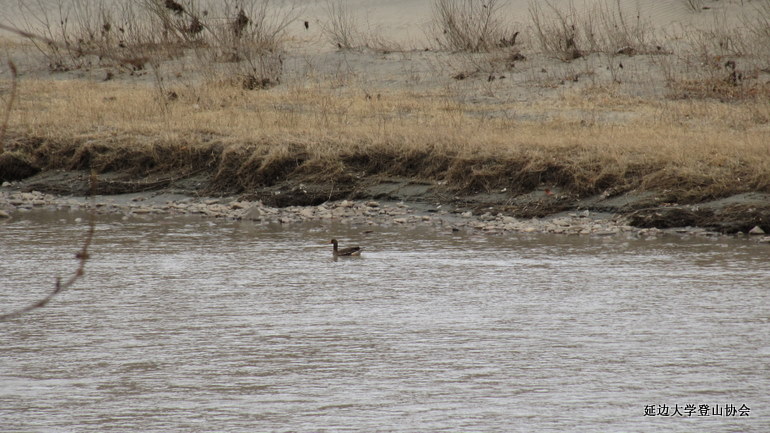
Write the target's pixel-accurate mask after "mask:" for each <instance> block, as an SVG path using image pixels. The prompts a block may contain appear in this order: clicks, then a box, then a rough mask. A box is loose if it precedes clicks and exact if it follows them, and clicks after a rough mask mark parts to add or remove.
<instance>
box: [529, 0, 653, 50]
mask: <svg viewBox="0 0 770 433" xmlns="http://www.w3.org/2000/svg"><path fill="white" fill-rule="evenodd" d="M543 4H545V6H543ZM529 14H530V18H531V20H532V23H533V26H534V30H535V34H536V36H537V40H538V41H539V43H540V48H541V50H542V51H543V52H545V53H549V54H551V55H554V56H556V57H559V58H561V59H563V60H573V59H577V58H579V57H582V56H583V55H585V54H588V53H592V52H599V53H606V54H611V55H612V54H626V55H633V54H649V53H659V52H660V51H661V48H660V47H659V45H658V44H657V43H656V42H655V41H654V40H653V31H652V25H651V24H650V23H649V22H647V21H645V20H644V19H643V18H642V16H641V13H640V12H639V11H638V10H637V13H636V14H635V15H633V16H628V15H627V14H625V13H624V12H623V9H622V7H621V2H620V0H602V1H596V2H594V3H592V4H591V7H589V8H587V9H585V10H584V11H582V12H579V11H578V10H577V8H576V7H575V4H574V2H572V1H570V2H569V3H568V4H567V5H566V6H565V7H561V8H560V7H557V6H556V5H555V4H554V3H552V2H551V1H548V0H546V1H545V2H535V1H533V2H530V7H529Z"/></svg>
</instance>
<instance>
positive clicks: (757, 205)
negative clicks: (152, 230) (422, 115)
mask: <svg viewBox="0 0 770 433" xmlns="http://www.w3.org/2000/svg"><path fill="white" fill-rule="evenodd" d="M89 176H90V175H89V173H88V172H86V171H83V170H50V171H45V172H42V173H39V174H36V175H33V176H30V177H27V178H25V179H23V180H20V181H17V182H14V183H13V184H11V185H10V186H11V187H12V188H14V189H19V190H21V191H40V192H44V193H49V194H58V195H74V196H83V195H87V194H97V195H116V194H129V193H142V192H154V193H157V192H162V193H169V194H182V195H187V196H197V197H201V196H211V197H216V196H224V195H233V193H234V192H236V195H238V196H239V197H241V198H242V199H243V200H251V201H254V200H260V201H262V202H263V203H264V204H265V205H267V206H272V207H287V206H316V205H319V204H321V203H325V202H329V201H336V200H346V199H347V200H370V199H371V200H387V201H404V202H409V203H413V204H415V205H416V206H420V205H421V204H423V205H430V206H444V207H445V208H451V209H453V211H454V212H458V213H460V212H466V211H473V213H474V214H482V213H489V214H492V215H496V214H503V215H509V216H512V217H517V218H533V217H539V218H542V217H548V216H551V215H556V214H560V213H563V212H567V211H578V212H579V211H589V212H593V213H602V214H614V215H617V216H620V217H624V218H625V219H626V220H627V222H628V224H629V225H632V226H635V227H640V228H660V229H669V228H677V227H700V228H705V229H708V230H713V231H717V232H721V233H727V234H730V233H738V232H743V233H746V232H748V231H749V230H751V229H752V228H754V227H760V228H761V229H762V230H764V231H765V232H770V194H765V193H746V194H737V195H732V196H730V197H726V198H721V199H718V200H710V201H703V202H700V203H687V204H679V203H676V202H675V201H672V192H671V191H668V192H666V194H656V193H655V192H653V191H644V192H639V191H631V192H627V193H624V194H620V195H616V196H612V197H608V196H605V195H593V196H588V197H580V196H578V195H576V194H574V193H570V192H567V191H563V190H560V189H553V190H551V189H549V188H547V187H545V186H543V185H541V186H539V187H537V188H536V189H534V190H533V191H530V192H527V193H516V192H511V191H508V190H505V189H503V190H499V191H495V192H479V193H468V192H467V191H466V192H463V191H461V190H458V189H456V188H451V187H448V186H447V185H446V184H445V183H444V182H428V181H419V180H414V179H409V178H394V177H382V176H364V177H360V178H358V179H354V180H351V181H350V182H345V183H339V182H307V181H303V180H301V179H292V178H287V179H284V180H281V181H277V182H272V184H271V185H270V186H264V187H258V188H253V189H250V190H247V191H233V190H228V189H227V188H217V187H216V185H215V183H214V182H213V180H212V176H211V175H210V174H208V173H195V174H188V175H185V174H184V173H166V174H164V175H163V176H148V177H140V176H137V175H135V174H131V173H121V172H110V173H104V174H100V175H99V176H98V180H97V182H96V184H95V185H94V186H93V187H91V186H90V183H89ZM7 186H8V185H7Z"/></svg>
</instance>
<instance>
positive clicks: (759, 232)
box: [749, 226, 765, 235]
mask: <svg viewBox="0 0 770 433" xmlns="http://www.w3.org/2000/svg"><path fill="white" fill-rule="evenodd" d="M749 234H750V235H763V234H765V231H764V230H762V227H760V226H754V228H753V229H751V230H749Z"/></svg>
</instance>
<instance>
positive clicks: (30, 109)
mask: <svg viewBox="0 0 770 433" xmlns="http://www.w3.org/2000/svg"><path fill="white" fill-rule="evenodd" d="M21 91H22V92H23V94H24V97H23V98H21V101H20V103H19V106H18V108H17V109H16V110H15V111H14V112H13V113H12V119H11V125H12V127H11V130H10V136H11V137H12V139H11V140H9V142H8V144H7V147H8V148H9V150H14V151H19V152H22V153H26V154H30V155H33V156H34V157H35V158H36V160H37V164H39V165H41V166H44V167H46V168H68V169H83V168H87V167H92V168H94V169H96V170H98V171H100V172H105V171H112V170H130V171H132V172H133V173H135V174H147V173H153V172H154V173H160V172H163V173H168V172H170V171H173V170H176V171H178V172H183V173H190V172H194V171H199V170H204V171H207V172H209V173H211V174H212V176H213V178H214V184H215V185H217V186H218V187H219V188H223V189H228V190H244V189H248V188H253V187H256V186H260V185H271V184H273V183H275V182H279V181H282V180H287V179H294V180H316V181H335V182H355V181H356V180H357V179H362V178H364V177H366V176H380V175H382V176H409V177H415V178H422V179H427V180H435V181H446V182H447V183H448V184H449V185H450V186H454V187H456V188H458V189H460V190H463V191H467V192H473V191H491V190H495V189H501V188H508V189H509V190H511V191H521V192H526V191H530V190H533V189H535V188H537V187H538V186H539V185H542V184H547V185H553V186H561V187H564V188H566V189H568V190H570V191H572V192H574V193H577V194H591V193H600V192H608V193H617V192H622V191H627V190H630V189H634V188H643V189H653V190H676V191H680V192H682V193H683V194H685V195H686V196H684V197H682V198H683V199H697V198H704V197H714V196H722V195H725V194H728V193H734V192H739V191H750V190H754V191H770V147H769V146H768V145H767V143H768V142H770V129H769V128H768V127H767V125H768V124H770V105H768V104H767V103H766V102H758V101H744V103H742V104H732V103H723V102H718V101H705V102H704V101H700V102H698V103H693V102H692V101H686V100H685V101H649V100H640V99H635V98H629V97H624V96H622V95H619V94H618V93H617V92H615V91H614V89H613V88H611V87H606V88H605V87H602V88H593V89H588V90H584V91H580V92H575V93H568V94H566V95H565V96H564V97H563V98H562V99H561V100H560V101H557V102H558V104H557V106H558V107H559V110H556V111H555V110H554V105H555V104H554V103H553V101H551V102H542V103H539V104H532V105H527V106H521V105H515V104H513V105H511V106H510V107H503V108H509V109H514V108H515V109H516V110H517V111H518V112H519V113H521V114H526V116H520V117H522V118H530V119H532V118H538V117H540V118H542V119H543V120H541V121H532V120H530V121H523V120H515V119H488V118H479V117H478V116H473V115H470V114H469V113H470V112H477V111H478V110H484V108H485V107H479V106H473V107H471V106H465V105H462V104H459V103H457V102H455V101H453V100H452V99H451V98H449V97H448V95H446V94H443V93H425V94H412V93H405V92H390V93H383V94H382V96H381V98H380V99H376V100H375V99H369V98H366V97H365V95H364V94H363V92H359V91H355V90H353V91H339V90H332V89H329V88H327V87H324V86H320V85H318V86H311V87H307V88H299V87H296V88H288V89H273V90H271V91H265V92H260V93H258V94H255V93H251V92H244V91H243V90H241V89H238V88H234V87H228V86H204V87H201V88H196V89H187V90H179V92H178V93H179V99H178V100H176V101H175V102H174V103H173V104H171V105H170V107H169V108H168V109H167V110H164V109H161V108H159V107H158V105H157V104H156V103H155V102H154V93H153V91H152V90H151V89H147V88H146V87H142V86H131V85H121V84H115V83H104V84H100V85H96V86H95V85H94V84H93V83H85V82H78V81H62V82H51V81H25V82H24V85H23V87H22V89H21ZM495 108H496V109H500V108H501V107H499V106H496V107H495ZM560 110H561V111H560ZM618 111H630V112H633V113H636V114H637V115H638V116H637V117H636V120H633V121H627V122H622V123H609V124H601V123H594V122H586V119H580V118H575V117H574V114H573V113H575V112H582V113H585V117H586V118H590V117H591V116H595V115H596V114H597V113H612V112H618Z"/></svg>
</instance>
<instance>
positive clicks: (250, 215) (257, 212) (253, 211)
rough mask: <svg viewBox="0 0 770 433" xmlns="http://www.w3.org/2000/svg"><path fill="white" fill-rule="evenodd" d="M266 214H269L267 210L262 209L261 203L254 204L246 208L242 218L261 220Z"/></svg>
mask: <svg viewBox="0 0 770 433" xmlns="http://www.w3.org/2000/svg"><path fill="white" fill-rule="evenodd" d="M266 214H267V212H264V211H263V210H262V206H260V205H254V206H252V207H250V208H248V209H246V210H245V211H244V212H243V213H242V214H241V218H243V219H247V220H255V221H259V220H261V219H262V218H263V217H264V216H265V215H266Z"/></svg>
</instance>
